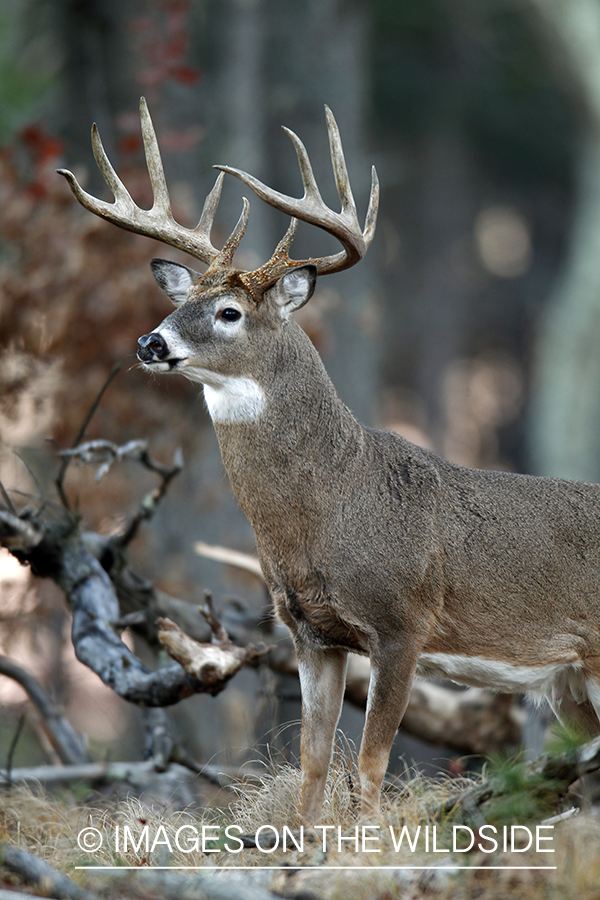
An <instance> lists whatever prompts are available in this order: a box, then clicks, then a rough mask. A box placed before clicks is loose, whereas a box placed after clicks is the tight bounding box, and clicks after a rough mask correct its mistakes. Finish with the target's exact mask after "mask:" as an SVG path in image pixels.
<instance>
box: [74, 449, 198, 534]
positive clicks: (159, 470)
mask: <svg viewBox="0 0 600 900" xmlns="http://www.w3.org/2000/svg"><path fill="white" fill-rule="evenodd" d="M58 455H59V456H61V457H63V459H68V460H71V461H75V462H77V463H78V464H79V465H82V466H83V465H90V464H91V465H97V466H98V471H97V472H96V481H100V479H101V478H102V477H103V476H104V475H106V473H107V472H108V470H109V469H110V467H111V466H112V464H113V463H114V462H116V461H119V462H121V461H123V460H125V459H131V460H135V461H136V462H139V463H141V464H142V465H143V466H144V467H145V468H146V469H148V470H149V471H150V472H154V473H155V474H156V475H158V476H159V477H160V484H159V486H158V487H157V488H155V489H154V490H153V491H151V492H150V493H149V494H147V495H146V496H145V497H144V499H143V500H142V502H141V504H140V507H139V509H138V511H137V513H136V514H135V515H134V516H133V517H132V519H131V521H130V522H129V523H128V524H127V526H126V527H125V529H124V531H123V532H122V533H121V534H119V535H117V536H116V537H113V538H112V539H111V544H112V545H113V547H114V548H115V549H117V548H120V549H123V548H125V547H126V546H127V545H128V544H130V543H131V541H132V540H133V538H134V537H135V536H136V534H137V532H138V529H139V526H140V525H141V523H142V522H144V521H147V520H148V519H150V518H152V516H153V515H154V513H155V511H156V507H157V506H158V504H159V503H160V501H161V500H162V498H163V497H164V495H165V493H166V491H167V488H168V487H169V484H170V483H171V481H172V480H173V478H175V476H176V475H178V474H179V473H180V472H181V470H182V468H183V455H182V453H181V450H180V449H177V450H176V451H175V455H174V457H173V463H172V465H170V466H164V465H163V464H162V463H159V462H157V461H156V460H155V459H153V458H152V457H151V456H150V453H149V452H148V442H147V441H137V440H136V441H129V442H128V443H127V444H122V445H121V446H119V445H118V444H115V443H113V442H112V441H106V440H102V439H97V440H94V441H86V443H85V444H77V445H76V446H74V447H71V448H70V449H69V450H59V451H58Z"/></svg>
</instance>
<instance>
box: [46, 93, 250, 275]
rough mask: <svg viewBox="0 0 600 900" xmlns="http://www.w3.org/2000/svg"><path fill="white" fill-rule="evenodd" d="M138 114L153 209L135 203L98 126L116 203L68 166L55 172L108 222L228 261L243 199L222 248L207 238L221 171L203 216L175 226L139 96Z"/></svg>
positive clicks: (241, 225) (103, 168)
mask: <svg viewBox="0 0 600 900" xmlns="http://www.w3.org/2000/svg"><path fill="white" fill-rule="evenodd" d="M140 118H141V123H142V137H143V140H144V151H145V154H146V164H147V166H148V174H149V176H150V183H151V185H152V191H153V195H154V202H153V205H152V208H151V209H141V208H140V207H139V206H137V205H136V203H134V201H133V199H132V198H131V195H130V194H129V192H128V190H127V188H126V187H125V185H124V184H123V182H122V181H121V179H120V178H119V176H118V175H117V173H116V172H115V170H114V168H113V166H112V164H111V162H110V160H109V159H108V156H107V155H106V151H105V149H104V147H103V145H102V141H101V139H100V134H99V132H98V129H97V127H96V125H94V126H93V127H92V148H93V151H94V157H95V159H96V162H97V164H98V168H99V169H100V172H101V173H102V177H103V178H104V180H105V182H106V184H107V185H108V187H109V188H110V190H111V191H112V193H113V194H114V197H115V201H114V203H108V202H106V201H105V200H99V199H97V198H96V197H93V196H92V195H91V194H88V193H87V191H84V190H83V188H82V187H81V185H80V184H79V182H78V181H77V179H76V178H75V176H74V175H73V173H72V172H69V171H68V170H67V169H59V170H58V171H59V173H60V174H61V175H63V176H64V177H65V178H66V179H67V181H68V183H69V186H70V188H71V190H72V191H73V194H74V195H75V197H76V199H77V200H78V201H79V203H81V205H82V206H83V207H85V209H88V210H89V211H90V212H93V213H95V215H97V216H101V217H102V218H103V219H107V220H108V221H109V222H112V223H113V224H115V225H119V226H120V227H121V228H125V229H127V231H134V232H136V233H137V234H143V235H146V236H147V237H151V238H155V239H156V240H159V241H162V242H163V243H164V244H169V245H170V246H172V247H176V248H177V249H178V250H183V251H184V252H185V253H189V254H190V256H193V257H195V259H199V260H201V261H202V262H204V263H207V264H208V265H211V264H212V263H214V262H216V261H219V263H220V264H221V265H231V262H232V259H233V254H234V253H235V251H236V249H237V247H238V245H239V243H240V241H241V239H242V236H243V233H244V229H245V227H246V222H247V221H248V201H247V200H244V207H243V209H242V214H241V216H240V218H239V220H238V223H237V225H236V226H235V228H234V230H233V232H232V234H231V237H230V238H229V239H228V240H227V242H226V244H225V247H223V250H217V248H216V247H213V245H212V243H211V239H210V234H211V230H212V224H213V221H214V217H215V213H216V210H217V207H218V205H219V199H220V196H221V187H222V184H223V176H222V175H220V176H219V177H218V178H217V181H216V183H215V186H214V187H213V189H212V191H211V192H210V194H209V195H208V197H207V198H206V201H205V203H204V208H203V210H202V215H201V217H200V221H199V222H198V225H197V226H196V228H185V227H184V226H183V225H179V223H178V222H176V221H175V220H174V218H173V214H172V212H171V202H170V199H169V191H168V189H167V182H166V179H165V174H164V169H163V164H162V160H161V156H160V150H159V147H158V141H157V139H156V133H155V131H154V126H153V125H152V120H151V118H150V113H149V112H148V107H147V105H146V101H145V99H144V98H143V97H142V98H141V100H140Z"/></svg>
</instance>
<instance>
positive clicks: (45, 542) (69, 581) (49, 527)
mask: <svg viewBox="0 0 600 900" xmlns="http://www.w3.org/2000/svg"><path fill="white" fill-rule="evenodd" d="M0 544H2V545H4V546H8V547H9V549H10V550H11V552H12V553H13V554H14V555H15V556H16V557H17V558H18V559H19V560H20V561H21V562H23V563H27V564H28V565H29V566H30V567H31V570H32V572H33V573H34V574H35V575H38V576H39V577H42V578H51V579H53V580H54V581H55V582H56V583H57V584H58V585H59V586H60V587H61V588H62V589H63V591H64V593H65V597H66V599H67V603H68V605H69V608H70V609H71V612H72V615H73V624H72V632H71V636H72V640H73V646H74V649H75V654H76V656H77V658H78V659H79V660H80V661H81V662H82V663H84V665H86V666H88V667H89V668H90V669H92V671H94V672H95V673H96V674H97V675H98V676H99V677H100V678H101V679H102V681H103V682H104V683H105V684H107V685H108V686H109V687H111V688H112V689H113V690H114V691H115V692H116V693H117V694H119V696H121V697H123V698H124V699H125V700H129V701H130V702H131V703H137V704H141V705H144V706H169V705H171V704H173V703H177V702H178V701H179V700H181V699H183V698H184V697H189V696H191V695H192V694H194V693H206V692H208V693H211V694H213V695H214V694H217V693H218V692H219V691H220V690H222V689H223V687H224V686H225V684H226V683H227V681H228V680H229V679H230V678H231V676H232V675H233V674H234V673H235V672H236V671H238V669H239V668H240V667H241V666H242V665H244V664H245V662H246V661H248V660H249V659H250V658H251V657H252V654H251V653H249V654H248V659H247V660H241V659H240V658H239V655H238V654H237V653H233V652H232V653H231V654H230V655H231V657H232V662H231V665H230V666H229V668H228V669H227V672H228V674H227V676H226V677H225V678H224V679H223V680H218V679H217V680H215V678H214V677H211V679H210V681H208V682H203V681H202V680H201V679H199V678H197V677H195V676H192V675H189V674H188V673H187V672H185V671H184V670H183V669H182V668H181V666H179V665H173V666H167V667H165V668H164V669H160V670H158V671H152V670H151V669H149V668H148V667H147V666H145V665H144V664H143V663H142V662H141V660H140V659H139V658H138V657H137V656H136V655H135V654H134V653H132V652H131V650H130V649H129V648H128V647H127V646H126V644H124V643H123V641H122V640H121V638H120V636H119V635H118V634H117V633H116V632H115V624H116V623H118V621H119V619H120V616H121V613H120V609H119V602H118V599H117V596H116V594H115V590H114V587H113V585H112V582H111V580H110V578H109V576H108V575H107V573H106V572H105V570H104V569H103V568H102V566H101V565H100V563H99V562H98V560H97V559H96V558H95V557H94V556H93V555H92V554H91V553H90V551H89V550H88V549H87V547H86V543H85V540H84V539H83V537H82V535H81V533H80V532H79V529H78V527H77V523H76V522H75V521H74V520H73V518H72V517H71V516H69V515H66V516H63V517H61V518H60V519H59V521H58V522H51V523H47V522H43V521H35V520H33V521H28V520H26V519H24V518H20V517H15V516H14V515H13V514H12V513H8V512H2V511H0ZM209 646H210V645H209Z"/></svg>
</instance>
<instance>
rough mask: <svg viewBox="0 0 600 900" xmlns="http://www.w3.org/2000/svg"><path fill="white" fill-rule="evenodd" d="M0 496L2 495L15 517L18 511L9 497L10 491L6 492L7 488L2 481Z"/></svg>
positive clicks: (9, 510) (0, 483)
mask: <svg viewBox="0 0 600 900" xmlns="http://www.w3.org/2000/svg"><path fill="white" fill-rule="evenodd" d="M0 494H2V499H3V500H4V502H5V503H6V508H7V510H8V512H9V513H12V515H13V516H16V515H17V511H16V509H15V508H14V506H13V502H12V500H11V499H10V497H9V496H8V491H7V490H6V488H5V487H4V485H3V484H2V482H1V481H0Z"/></svg>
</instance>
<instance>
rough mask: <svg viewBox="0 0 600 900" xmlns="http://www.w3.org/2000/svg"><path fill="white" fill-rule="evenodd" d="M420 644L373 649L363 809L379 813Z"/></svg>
mask: <svg viewBox="0 0 600 900" xmlns="http://www.w3.org/2000/svg"><path fill="white" fill-rule="evenodd" d="M419 652H420V646H419V647H418V646H417V645H416V642H415V641H411V640H409V639H408V638H407V639H406V640H405V641H396V642H394V643H393V644H391V643H387V642H386V643H385V644H382V645H380V646H379V647H372V648H371V679H370V682H369V694H368V699H367V714H366V719H365V727H364V730H363V736H362V741H361V744H360V753H359V756H358V772H359V777H360V792H361V812H362V813H363V815H373V814H375V815H377V813H378V812H379V794H380V790H381V784H382V781H383V778H384V775H385V771H386V769H387V764H388V760H389V755H390V750H391V749H392V743H393V741H394V738H395V736H396V732H397V731H398V727H399V725H400V722H401V720H402V716H403V715H404V712H405V710H406V707H407V705H408V699H409V695H410V689H411V686H412V682H413V678H414V674H415V669H416V666H417V660H418V657H419Z"/></svg>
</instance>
